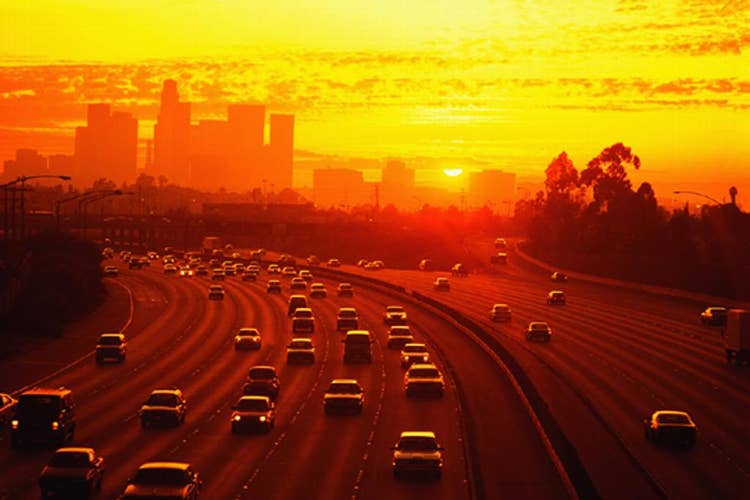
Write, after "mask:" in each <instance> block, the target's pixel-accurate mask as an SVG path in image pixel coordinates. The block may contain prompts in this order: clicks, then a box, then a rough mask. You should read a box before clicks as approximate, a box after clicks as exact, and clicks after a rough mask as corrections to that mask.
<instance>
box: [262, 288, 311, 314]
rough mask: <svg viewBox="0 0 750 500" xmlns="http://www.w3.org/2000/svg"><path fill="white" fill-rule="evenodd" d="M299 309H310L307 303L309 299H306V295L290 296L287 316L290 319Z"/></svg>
mask: <svg viewBox="0 0 750 500" xmlns="http://www.w3.org/2000/svg"><path fill="white" fill-rule="evenodd" d="M269 284H270V282H269ZM298 307H310V305H309V304H308V303H307V297H305V296H304V295H292V296H290V297H289V307H288V308H287V311H286V314H287V316H289V317H290V318H291V317H292V316H294V311H296V310H297V308H298Z"/></svg>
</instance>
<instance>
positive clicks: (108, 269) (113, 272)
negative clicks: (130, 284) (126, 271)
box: [104, 266, 120, 278]
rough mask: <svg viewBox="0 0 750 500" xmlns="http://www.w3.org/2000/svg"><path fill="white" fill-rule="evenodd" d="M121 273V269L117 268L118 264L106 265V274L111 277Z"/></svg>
mask: <svg viewBox="0 0 750 500" xmlns="http://www.w3.org/2000/svg"><path fill="white" fill-rule="evenodd" d="M119 275H120V271H119V270H118V269H117V266H105V267H104V276H107V277H110V278H116V277H117V276H119Z"/></svg>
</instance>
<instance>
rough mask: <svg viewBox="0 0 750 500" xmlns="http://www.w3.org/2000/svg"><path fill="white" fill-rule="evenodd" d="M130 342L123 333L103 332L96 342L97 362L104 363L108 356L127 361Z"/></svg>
mask: <svg viewBox="0 0 750 500" xmlns="http://www.w3.org/2000/svg"><path fill="white" fill-rule="evenodd" d="M127 352H128V343H127V342H126V341H125V335H123V334H122V333H102V334H101V335H100V336H99V340H98V341H97V343H96V362H97V363H102V362H104V360H106V359H107V358H114V359H116V360H117V361H120V362H122V361H125V355H126V354H127Z"/></svg>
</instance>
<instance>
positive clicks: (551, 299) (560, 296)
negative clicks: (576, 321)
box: [547, 290, 565, 306]
mask: <svg viewBox="0 0 750 500" xmlns="http://www.w3.org/2000/svg"><path fill="white" fill-rule="evenodd" d="M547 304H550V305H561V306H564V305H565V292H563V291H562V290H552V291H551V292H549V293H548V294H547Z"/></svg>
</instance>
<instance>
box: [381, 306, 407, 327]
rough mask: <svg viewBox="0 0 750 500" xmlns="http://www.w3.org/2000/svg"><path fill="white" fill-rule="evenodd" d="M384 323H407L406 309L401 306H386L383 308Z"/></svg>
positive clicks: (391, 324)
mask: <svg viewBox="0 0 750 500" xmlns="http://www.w3.org/2000/svg"><path fill="white" fill-rule="evenodd" d="M383 320H384V321H385V324H386V325H388V326H393V325H405V324H407V323H408V320H407V319H406V311H404V308H403V307H401V306H387V307H386V308H385V316H384V317H383Z"/></svg>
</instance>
